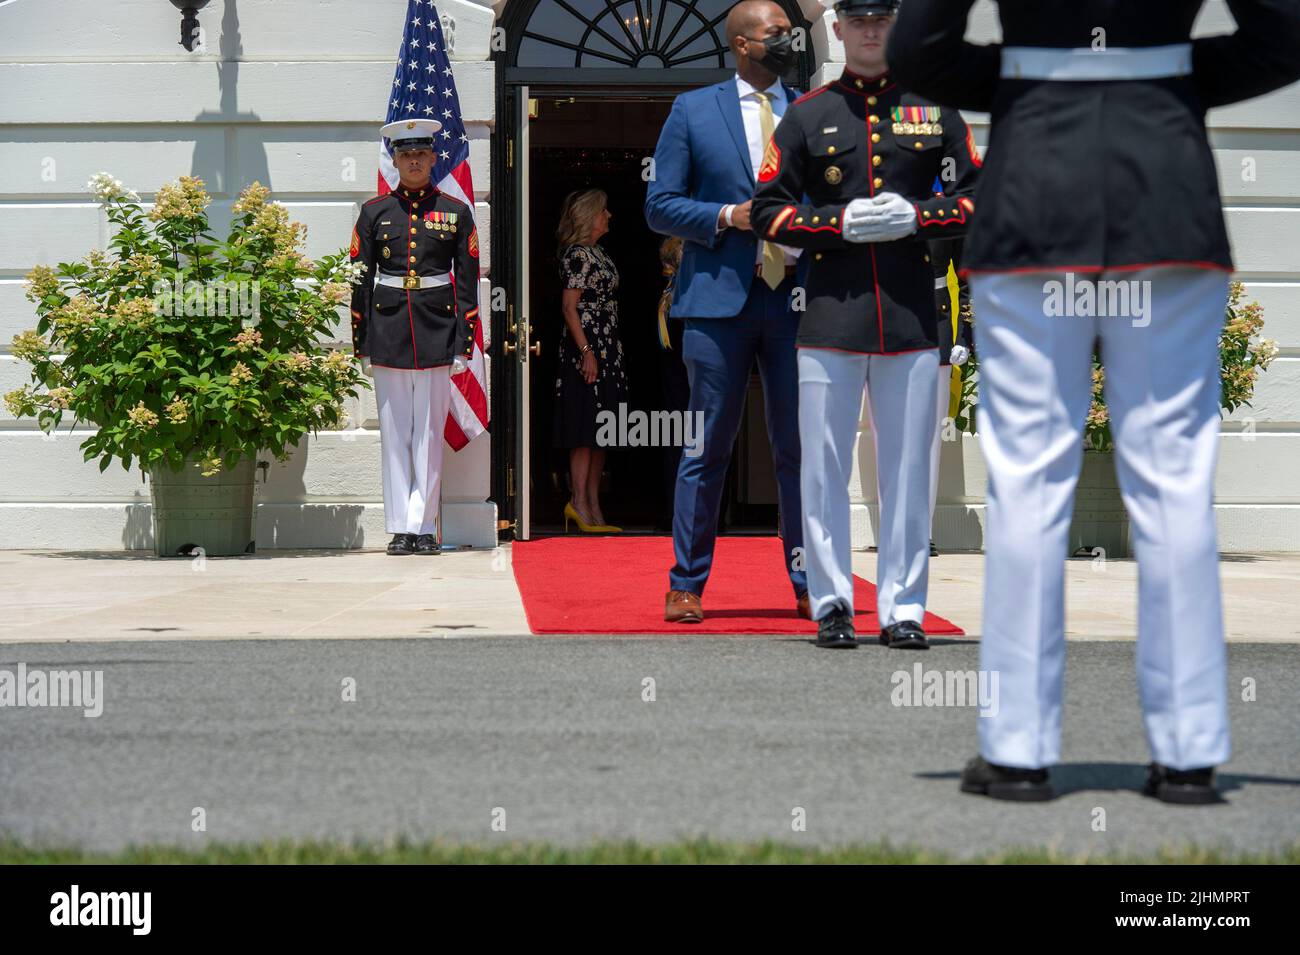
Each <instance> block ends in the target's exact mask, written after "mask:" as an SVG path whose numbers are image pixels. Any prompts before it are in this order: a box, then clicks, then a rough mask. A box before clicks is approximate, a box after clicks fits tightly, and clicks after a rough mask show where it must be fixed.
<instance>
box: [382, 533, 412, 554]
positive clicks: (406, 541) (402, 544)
mask: <svg viewBox="0 0 1300 955" xmlns="http://www.w3.org/2000/svg"><path fill="white" fill-rule="evenodd" d="M388 553H390V554H392V555H393V556H394V557H404V556H405V555H407V554H414V553H415V535H414V534H394V535H393V539H392V540H390V541H389V542H388Z"/></svg>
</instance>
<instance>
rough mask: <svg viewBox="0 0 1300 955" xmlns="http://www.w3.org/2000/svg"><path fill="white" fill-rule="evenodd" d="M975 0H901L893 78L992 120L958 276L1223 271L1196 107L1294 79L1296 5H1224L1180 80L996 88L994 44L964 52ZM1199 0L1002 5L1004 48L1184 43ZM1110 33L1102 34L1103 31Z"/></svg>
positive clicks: (1224, 240) (1222, 241) (1226, 262)
mask: <svg viewBox="0 0 1300 955" xmlns="http://www.w3.org/2000/svg"><path fill="white" fill-rule="evenodd" d="M974 2H975V0H907V2H906V3H904V4H903V5H902V8H901V9H900V11H899V15H898V18H897V20H896V21H895V23H894V25H893V28H892V29H891V31H890V36H889V44H888V58H889V63H890V66H891V67H892V69H893V71H894V74H895V76H897V77H898V79H899V81H900V82H902V83H904V84H906V86H907V87H908V89H914V90H917V91H919V92H921V93H923V94H924V95H926V96H931V97H934V98H936V99H939V100H941V101H942V102H945V103H951V104H952V105H953V106H956V107H960V108H962V109H972V110H982V111H987V112H990V113H991V114H992V128H991V132H990V137H989V143H988V149H987V154H986V156H985V165H984V173H983V176H982V177H981V179H980V186H979V190H978V191H977V193H976V196H975V203H976V205H977V206H978V207H979V210H980V217H979V223H978V224H977V225H976V226H975V227H974V228H973V229H972V230H971V235H970V237H969V239H968V241H967V242H966V248H965V263H964V267H965V269H967V270H969V271H1009V270H1015V269H1029V270H1033V269H1039V270H1042V269H1052V270H1065V271H1072V270H1079V271H1099V270H1101V269H1103V268H1124V267H1130V268H1139V267H1142V266H1146V265H1158V264H1165V263H1191V264H1196V265H1201V266H1207V267H1218V268H1225V269H1226V268H1231V266H1232V257H1231V253H1230V250H1229V247H1228V237H1227V232H1226V230H1225V228H1224V222H1223V210H1222V205H1221V201H1220V198H1219V185H1218V177H1217V175H1216V172H1215V165H1214V157H1213V155H1212V153H1211V151H1210V146H1209V143H1208V141H1207V139H1206V133H1205V111H1206V109H1207V108H1209V107H1213V106H1221V105H1224V104H1225V103H1232V102H1236V101H1238V100H1242V99H1248V98H1250V97H1252V96H1258V95H1260V94H1261V93H1266V92H1268V91H1270V90H1273V89H1276V88H1278V87H1280V86H1285V85H1286V84H1287V83H1290V82H1292V81H1293V80H1295V79H1296V78H1297V77H1300V3H1297V2H1296V0H1228V7H1229V8H1230V10H1231V11H1232V14H1233V17H1234V18H1235V19H1236V21H1237V24H1238V30H1237V32H1236V33H1235V34H1232V35H1229V36H1215V37H1204V38H1201V39H1197V40H1195V41H1193V42H1192V59H1191V69H1192V72H1191V73H1190V74H1189V75H1184V76H1176V77H1167V78H1161V79H1151V80H1140V81H1126V82H1117V81H1105V82H1102V81H1095V82H1094V81H1088V82H1080V81H1040V80H1030V79H1001V78H1000V73H1001V65H1002V54H1001V47H1000V46H997V45H992V46H979V45H975V44H971V43H967V42H965V40H964V39H963V38H964V36H965V33H966V18H967V15H968V14H969V11H970V8H971V6H972V5H973V4H974ZM1201 4H1202V0H1140V2H1116V0H1001V2H999V4H998V12H999V15H1000V18H1001V21H1002V37H1003V44H1005V45H1006V46H1017V47H1048V48H1080V49H1082V48H1093V43H1094V40H1095V39H1096V38H1097V37H1099V36H1101V37H1104V42H1105V44H1106V48H1107V49H1115V48H1123V47H1151V46H1165V45H1172V44H1178V43H1186V42H1188V39H1189V37H1190V35H1191V29H1192V22H1193V20H1195V18H1196V14H1197V11H1198V10H1199V9H1200V7H1201ZM1099 29H1100V30H1104V31H1105V32H1104V34H1098V33H1097V32H1096V31H1098V30H1099Z"/></svg>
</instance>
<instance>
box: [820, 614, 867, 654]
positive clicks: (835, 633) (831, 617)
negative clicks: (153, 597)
mask: <svg viewBox="0 0 1300 955" xmlns="http://www.w3.org/2000/svg"><path fill="white" fill-rule="evenodd" d="M857 645H858V637H857V634H855V633H854V632H853V616H852V615H851V614H850V613H849V612H848V611H847V610H845V609H844V608H843V607H841V606H839V604H836V605H835V606H834V607H832V608H831V611H830V613H828V614H826V616H824V617H822V618H821V619H820V620H818V621H817V646H819V647H829V648H831V649H839V650H852V649H853V648H855V647H856V646H857Z"/></svg>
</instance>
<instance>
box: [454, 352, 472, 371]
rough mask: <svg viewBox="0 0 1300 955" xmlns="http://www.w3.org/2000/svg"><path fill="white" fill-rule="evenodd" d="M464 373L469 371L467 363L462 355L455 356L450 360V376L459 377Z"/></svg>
mask: <svg viewBox="0 0 1300 955" xmlns="http://www.w3.org/2000/svg"><path fill="white" fill-rule="evenodd" d="M466 371H469V362H467V361H466V360H465V356H464V355H457V356H456V357H455V358H453V359H452V360H451V373H452V375H459V374H462V373H463V372H466Z"/></svg>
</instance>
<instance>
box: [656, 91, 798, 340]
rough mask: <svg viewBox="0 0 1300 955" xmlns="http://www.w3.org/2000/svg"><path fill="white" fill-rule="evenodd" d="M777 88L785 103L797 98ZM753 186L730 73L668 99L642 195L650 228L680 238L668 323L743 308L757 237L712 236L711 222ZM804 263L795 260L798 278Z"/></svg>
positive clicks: (736, 231)
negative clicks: (650, 173)
mask: <svg viewBox="0 0 1300 955" xmlns="http://www.w3.org/2000/svg"><path fill="white" fill-rule="evenodd" d="M781 85H782V87H783V88H784V89H785V93H786V96H787V98H788V102H793V101H794V100H795V98H796V97H798V96H799V93H798V91H797V90H795V89H794V88H792V87H790V86H787V85H786V84H785V83H782V84H781ZM787 105H788V104H787ZM755 185H757V180H756V179H755V178H754V169H753V168H752V164H751V163H750V160H749V144H748V142H747V141H746V139H745V123H744V120H742V119H741V115H740V94H739V91H738V90H737V88H736V78H735V76H734V75H733V76H732V77H731V78H730V79H726V80H723V81H722V82H721V83H717V84H715V85H713V86H705V87H703V88H701V89H698V90H691V91H690V92H687V93H682V94H681V95H680V96H678V97H677V98H676V99H675V100H673V109H672V112H671V113H669V114H668V120H667V122H665V123H664V128H663V129H662V130H661V131H660V133H659V143H658V145H657V146H656V147H655V161H654V177H653V178H652V179H651V181H650V186H649V188H648V189H647V191H646V198H645V218H646V223H647V224H648V225H649V226H650V228H651V229H653V230H654V231H655V232H658V233H661V234H663V235H675V236H680V237H681V238H682V239H683V240H684V241H683V243H682V263H681V266H680V267H679V268H678V270H677V280H676V283H675V287H674V289H673V301H672V307H671V309H670V311H669V313H668V314H669V315H671V316H672V317H673V318H725V317H730V316H734V315H738V314H739V313H740V311H741V309H742V308H743V307H744V305H745V299H746V298H748V296H749V286H750V283H751V282H753V281H754V278H755V276H754V262H755V260H756V259H757V258H758V236H757V235H755V234H754V233H753V232H752V231H742V230H741V229H723V230H722V231H721V232H718V231H716V224H717V221H718V212H719V211H720V210H721V209H722V207H723V206H724V205H726V204H727V203H742V202H745V201H746V200H747V199H750V198H752V197H753V195H754V187H755ZM806 258H807V256H800V257H799V269H800V272H801V273H802V270H803V268H804V262H803V260H804V259H806Z"/></svg>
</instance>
